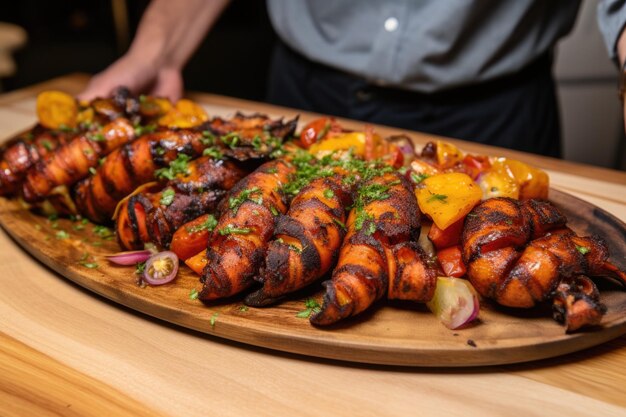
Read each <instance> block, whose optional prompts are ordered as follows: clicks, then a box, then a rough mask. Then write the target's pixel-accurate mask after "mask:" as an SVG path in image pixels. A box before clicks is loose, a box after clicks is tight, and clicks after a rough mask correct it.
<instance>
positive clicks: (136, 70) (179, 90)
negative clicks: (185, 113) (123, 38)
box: [78, 55, 183, 101]
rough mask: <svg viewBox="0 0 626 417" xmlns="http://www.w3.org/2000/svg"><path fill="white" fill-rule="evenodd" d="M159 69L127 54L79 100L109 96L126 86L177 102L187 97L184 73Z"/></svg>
mask: <svg viewBox="0 0 626 417" xmlns="http://www.w3.org/2000/svg"><path fill="white" fill-rule="evenodd" d="M157 67H158V66H156V65H154V64H153V63H152V62H149V60H146V59H135V58H133V57H132V56H131V55H125V56H123V57H122V58H120V59H119V60H117V61H115V62H114V63H113V64H112V65H111V66H109V67H108V68H107V69H105V70H104V71H102V72H100V73H98V74H96V75H94V76H93V77H92V78H91V80H90V81H89V84H87V87H86V88H85V90H84V91H83V92H82V93H80V94H79V95H78V98H79V99H81V100H92V99H94V98H96V97H106V96H108V95H110V93H111V92H112V91H113V90H114V89H115V88H117V87H119V86H125V87H127V88H128V89H129V90H130V91H131V92H133V93H135V94H140V93H145V94H150V95H154V96H157V97H166V98H169V99H170V100H172V101H177V100H178V99H180V98H181V96H182V94H183V78H182V74H181V71H180V70H179V69H177V68H168V67H161V68H157Z"/></svg>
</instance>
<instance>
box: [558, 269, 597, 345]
mask: <svg viewBox="0 0 626 417" xmlns="http://www.w3.org/2000/svg"><path fill="white" fill-rule="evenodd" d="M606 311H607V308H606V306H605V305H604V304H603V303H601V302H600V293H599V291H598V288H597V287H596V285H595V284H594V283H593V281H592V280H591V279H589V278H588V277H586V276H582V275H581V276H578V277H574V278H572V279H570V280H567V281H563V282H561V283H560V284H559V286H558V288H557V289H556V291H555V294H554V298H553V304H552V317H553V318H554V319H555V320H556V321H558V322H559V323H563V324H564V325H565V327H566V329H567V332H568V333H571V332H574V331H576V330H578V329H580V328H582V327H589V326H596V325H599V324H600V322H601V321H602V317H603V316H604V315H605V314H606Z"/></svg>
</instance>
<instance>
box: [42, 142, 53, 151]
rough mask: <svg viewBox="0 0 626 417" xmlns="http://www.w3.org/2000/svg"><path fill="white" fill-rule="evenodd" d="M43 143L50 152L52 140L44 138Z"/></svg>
mask: <svg viewBox="0 0 626 417" xmlns="http://www.w3.org/2000/svg"><path fill="white" fill-rule="evenodd" d="M41 145H42V146H43V147H44V149H45V150H47V151H48V152H50V151H51V150H52V142H50V141H49V140H48V139H44V140H42V141H41Z"/></svg>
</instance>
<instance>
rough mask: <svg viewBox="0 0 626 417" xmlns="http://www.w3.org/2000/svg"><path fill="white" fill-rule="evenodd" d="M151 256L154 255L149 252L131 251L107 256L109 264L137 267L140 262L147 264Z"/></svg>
mask: <svg viewBox="0 0 626 417" xmlns="http://www.w3.org/2000/svg"><path fill="white" fill-rule="evenodd" d="M150 255H152V253H151V252H150V251H149V250H131V251H127V252H118V253H114V254H113V255H107V256H106V258H107V260H108V261H109V262H112V263H114V264H117V265H135V264H137V263H139V262H145V261H146V260H148V258H149V257H150Z"/></svg>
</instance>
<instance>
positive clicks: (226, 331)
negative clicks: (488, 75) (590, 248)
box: [0, 190, 626, 367]
mask: <svg viewBox="0 0 626 417" xmlns="http://www.w3.org/2000/svg"><path fill="white" fill-rule="evenodd" d="M551 193H552V194H551V196H552V197H553V199H555V200H556V201H557V202H562V201H566V202H568V203H567V204H568V205H569V206H570V207H571V206H572V205H575V206H576V207H578V208H580V207H584V208H586V209H588V210H592V211H594V212H595V211H598V210H599V213H601V214H602V216H604V217H605V218H607V219H610V221H611V223H612V224H614V225H617V226H618V227H619V228H620V230H619V233H621V234H626V225H624V223H622V222H621V221H620V220H619V219H617V218H615V217H614V216H612V215H611V214H610V213H607V212H606V211H604V210H602V209H600V208H598V207H595V206H593V205H591V204H590V203H587V202H585V201H583V200H580V199H578V198H576V197H573V196H571V195H569V194H566V193H563V192H560V191H557V190H551ZM555 197H556V198H555ZM10 206H13V208H12V209H13V210H16V203H15V202H11V201H8V200H3V201H2V202H1V203H0V208H1V209H2V210H1V211H0V212H1V213H2V215H1V216H0V224H1V225H2V226H3V228H4V229H5V230H6V231H7V232H8V233H9V234H10V235H11V236H12V237H13V239H15V241H16V242H17V243H18V244H19V245H20V246H22V247H23V248H24V249H25V250H26V251H27V252H29V253H30V254H31V255H33V256H34V257H35V258H37V259H39V260H40V261H41V262H42V263H44V264H45V265H47V266H48V267H50V268H52V269H53V270H54V271H56V272H58V273H59V274H61V275H62V276H64V277H66V278H67V279H69V280H70V281H72V282H75V283H76V284H78V285H80V286H82V287H84V288H86V289H88V290H90V291H93V292H95V293H97V294H99V295H101V296H103V297H105V298H108V299H110V300H112V301H114V302H116V303H119V304H122V305H124V306H126V307H129V308H130V309H133V310H136V311H139V312H141V313H144V314H147V315H149V316H151V317H155V318H157V319H160V320H164V321H167V322H170V323H173V324H175V325H179V326H182V327H185V328H189V329H192V330H196V331H199V332H203V333H206V334H209V335H213V336H217V337H220V338H225V339H229V340H234V341H237V342H242V343H246V344H250V345H254V346H259V347H263V348H269V349H275V350H280V351H285V352H289V353H296V354H302V355H307V356H314V357H320V358H327V359H339V360H344V361H351V362H360V363H372V364H381V365H406V366H423V367H458V366H484V365H501V364H510V363H518V362H527V361H533V360H538V359H545V358H549V357H554V356H559V355H563V354H567V353H571V352H574V351H579V350H582V349H586V348H588V347H592V346H595V345H598V344H601V343H604V342H606V341H608V340H611V339H613V338H616V337H618V336H620V335H622V334H624V333H626V294H624V295H623V296H622V294H620V295H619V297H620V298H623V300H622V303H621V304H620V305H621V306H622V308H623V309H624V310H623V312H624V313H625V314H623V315H622V316H621V317H620V319H619V320H616V321H611V322H610V323H609V324H610V326H605V327H603V328H601V329H599V330H595V331H587V332H583V333H576V334H573V335H567V334H565V333H564V332H563V331H562V334H560V335H556V336H552V337H551V338H550V339H549V340H545V338H542V337H540V336H539V337H526V338H520V337H516V338H510V339H500V340H498V345H497V346H485V345H482V344H479V345H478V347H472V346H470V345H467V344H455V345H454V347H450V346H448V347H447V348H446V349H445V350H441V348H438V347H437V346H433V345H432V344H429V342H428V341H426V342H424V341H419V340H418V341H416V340H413V341H411V342H412V343H408V342H407V340H405V339H393V338H387V339H382V340H372V338H371V337H370V336H368V335H364V336H362V337H360V336H359V335H358V334H351V335H350V338H348V339H346V338H344V337H337V333H335V331H334V330H319V329H315V328H312V327H311V328H310V329H308V330H307V329H300V330H298V331H296V332H294V331H293V329H292V331H287V332H284V331H280V330H281V329H279V330H277V328H276V325H275V324H272V323H267V322H259V321H257V322H255V323H253V325H250V322H249V320H248V319H246V318H245V317H241V316H239V315H237V314H229V315H223V314H222V313H223V311H220V312H219V313H218V314H220V316H219V319H218V320H216V323H215V324H214V325H213V326H211V325H210V320H209V319H208V316H207V315H206V314H205V315H202V316H195V315H193V314H190V313H189V312H188V311H187V312H186V311H184V310H183V311H181V310H180V309H178V308H177V307H178V306H177V305H176V304H174V305H172V304H168V303H167V302H159V300H158V299H156V300H155V299H154V297H153V298H151V297H150V296H146V293H145V292H143V293H142V292H140V291H135V292H132V291H131V292H125V291H123V290H121V289H120V288H118V287H116V286H113V285H110V284H107V282H106V280H103V279H102V277H100V278H98V277H97V275H105V274H103V273H102V272H101V271H98V272H97V274H96V273H95V271H85V269H84V268H80V267H78V266H76V265H73V264H68V263H66V262H63V261H62V259H61V258H55V257H51V256H49V255H48V254H46V253H45V250H44V249H45V248H46V246H45V245H37V244H35V243H36V242H37V240H36V239H33V238H32V234H33V233H21V232H23V231H24V230H27V229H25V227H27V226H28V227H31V228H32V226H29V224H25V223H24V221H22V220H20V218H19V217H16V216H18V215H16V214H15V213H17V212H15V211H13V212H11V207H10ZM10 213H13V215H11V214H10ZM24 213H26V214H25V216H26V217H27V218H29V217H32V218H37V217H39V216H35V215H33V214H31V213H28V212H24V211H23V210H22V212H21V215H24ZM624 254H626V252H624ZM624 254H623V255H624ZM106 268H107V269H106V270H109V269H111V268H113V269H115V267H111V266H106ZM239 304H240V303H239ZM622 304H623V305H622ZM385 308H388V307H384V308H383V309H385ZM429 319H430V320H434V318H432V317H429ZM242 330H245V331H242ZM296 330H297V329H296ZM322 334H323V335H324V336H322V337H320V335H322ZM520 341H521V343H520Z"/></svg>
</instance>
